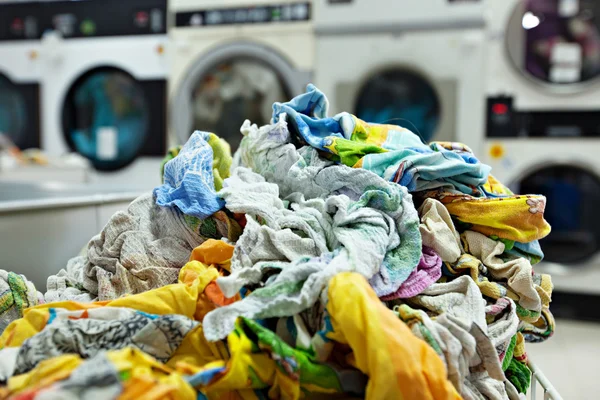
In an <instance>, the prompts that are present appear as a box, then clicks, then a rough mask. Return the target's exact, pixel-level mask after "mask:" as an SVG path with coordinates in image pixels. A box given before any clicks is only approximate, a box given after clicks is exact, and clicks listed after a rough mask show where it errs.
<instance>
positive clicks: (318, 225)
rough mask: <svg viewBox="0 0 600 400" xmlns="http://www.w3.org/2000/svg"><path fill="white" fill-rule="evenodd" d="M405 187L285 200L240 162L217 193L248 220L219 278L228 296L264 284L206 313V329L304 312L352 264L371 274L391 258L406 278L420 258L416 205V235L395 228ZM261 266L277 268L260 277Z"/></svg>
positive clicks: (215, 333) (212, 331) (217, 334)
mask: <svg viewBox="0 0 600 400" xmlns="http://www.w3.org/2000/svg"><path fill="white" fill-rule="evenodd" d="M346 168H347V167H346ZM301 191H302V192H303V190H301ZM404 193H405V192H403V191H402V189H401V187H400V186H397V185H396V186H390V185H386V186H385V187H384V189H378V188H376V187H374V188H373V189H371V190H366V191H365V193H364V194H363V196H362V197H360V198H359V199H358V200H357V201H352V200H351V199H350V198H349V197H348V196H346V195H343V194H341V195H340V194H337V195H331V196H329V197H327V198H325V199H323V198H314V199H310V200H305V199H304V196H303V195H301V194H299V193H292V194H290V195H289V196H288V197H287V198H286V199H285V201H282V200H281V199H280V198H279V189H278V186H277V185H275V184H272V183H267V182H265V181H264V178H263V177H262V176H261V175H258V174H256V173H254V172H252V171H250V170H248V169H246V168H242V167H240V168H237V169H236V170H235V171H234V172H233V174H232V176H231V177H230V178H229V179H227V180H226V181H225V187H224V189H223V190H222V191H221V192H220V195H221V196H223V198H224V199H225V201H226V207H227V208H228V209H229V210H231V211H233V212H236V213H245V214H246V219H247V221H248V223H247V224H246V227H245V229H244V233H243V234H242V236H241V237H240V239H239V241H238V242H237V243H236V249H235V251H234V255H233V258H232V260H231V275H230V276H228V277H223V278H219V279H218V280H217V283H218V284H219V286H220V287H221V289H222V290H223V293H224V294H225V295H226V296H232V295H234V294H235V293H236V292H237V291H238V290H240V289H241V288H242V287H243V286H248V285H253V284H259V283H260V284H264V287H262V288H260V289H257V290H255V291H253V293H252V294H251V295H250V296H248V297H246V298H245V299H243V300H242V301H239V302H236V303H233V304H231V305H229V306H226V307H222V308H218V309H216V310H214V311H211V312H210V313H209V314H207V315H206V317H205V318H204V321H203V324H204V332H205V336H206V337H207V338H208V339H209V340H217V339H220V338H223V337H225V336H226V335H227V334H228V333H229V332H230V331H231V330H232V329H233V326H234V322H235V319H236V318H237V317H238V316H245V317H248V318H267V317H284V316H291V315H294V314H296V313H298V312H301V311H302V310H304V309H306V308H308V307H310V306H312V305H313V304H314V303H315V302H316V301H317V300H318V297H319V295H320V294H321V292H322V291H323V289H324V288H325V287H326V285H327V282H328V281H329V279H330V278H331V277H332V276H334V275H335V274H337V273H339V272H343V271H356V272H359V273H361V274H362V275H363V276H365V277H367V278H372V277H374V276H375V275H377V274H378V273H379V272H380V269H382V266H385V265H387V264H386V263H388V264H389V265H391V266H392V265H393V267H394V268H393V269H394V270H397V271H400V272H401V273H404V274H406V276H405V277H404V279H406V277H408V275H409V274H410V272H412V270H413V269H414V267H415V266H416V265H417V263H418V258H419V257H420V249H418V251H416V250H415V249H414V246H417V245H420V236H419V234H418V228H417V227H418V225H417V224H418V218H417V216H416V211H415V210H414V207H413V209H412V210H413V215H414V218H413V219H412V229H411V230H410V231H409V232H410V233H412V235H413V236H412V237H410V236H409V235H406V236H404V237H403V236H401V235H400V234H399V232H398V230H397V226H398V224H399V223H398V221H400V220H403V221H404V219H403V218H404V215H403V212H405V210H403V208H402V205H403V203H402V195H403V194H404ZM408 218H410V214H409V216H408ZM404 222H406V221H404ZM409 222H411V221H410V220H409ZM259 243H260V246H259ZM413 253H414V254H413ZM389 269H390V270H391V269H392V268H389ZM266 272H269V273H273V274H274V275H270V276H269V277H268V279H267V280H266V281H265V282H262V280H263V278H264V276H265V274H266ZM384 279H386V277H382V278H381V280H382V281H383V280H384ZM400 284H401V282H400V283H398V285H400Z"/></svg>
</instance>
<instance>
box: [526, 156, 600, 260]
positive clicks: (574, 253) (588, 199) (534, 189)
mask: <svg viewBox="0 0 600 400" xmlns="http://www.w3.org/2000/svg"><path fill="white" fill-rule="evenodd" d="M514 187H515V190H517V191H518V192H517V193H536V194H542V195H544V196H546V199H547V201H546V208H545V211H544V217H545V218H546V220H547V221H548V223H550V225H551V226H552V232H551V233H550V234H549V235H548V236H547V237H546V238H544V239H542V240H541V241H540V245H541V246H542V250H543V251H544V254H545V257H544V260H545V261H549V262H554V263H559V264H564V265H574V266H576V265H580V264H585V263H586V261H588V260H590V259H591V258H592V257H594V256H595V255H597V253H598V251H599V250H600V214H599V213H598V212H597V210H598V204H600V177H598V176H597V175H596V174H595V173H593V172H591V171H589V170H587V169H584V168H581V167H578V166H573V165H550V166H545V167H542V168H539V169H536V170H535V171H531V172H530V173H528V174H527V175H526V176H524V177H523V178H522V179H521V180H519V181H518V182H517V183H516V184H515V185H514Z"/></svg>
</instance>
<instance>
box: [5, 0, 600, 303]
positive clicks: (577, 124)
mask: <svg viewBox="0 0 600 400" xmlns="http://www.w3.org/2000/svg"><path fill="white" fill-rule="evenodd" d="M599 16H600V2H595V1H583V0H428V1H423V0H402V1H398V0H314V1H309V0H254V1H245V0H172V1H166V0H127V1H123V0H83V1H61V0H57V1H5V0H4V1H0V254H9V253H10V254H18V255H19V256H18V257H16V256H15V257H12V258H11V257H8V256H6V257H5V256H3V257H2V261H0V263H1V264H2V265H0V267H1V268H4V269H7V270H14V271H18V272H21V273H25V274H26V275H27V276H28V277H29V278H30V279H32V280H33V281H34V283H36V284H37V285H40V286H43V285H44V284H45V282H43V277H45V276H48V275H50V274H51V273H55V272H56V271H58V270H59V269H60V268H63V267H64V266H65V265H66V262H67V260H68V259H69V258H70V257H72V256H73V255H75V254H77V253H78V252H79V251H83V250H84V249H85V246H86V243H87V241H88V240H89V238H90V237H91V236H92V235H93V233H95V232H98V231H99V230H100V229H101V228H102V227H103V226H104V224H105V223H106V222H107V221H108V219H109V218H110V215H112V212H113V211H116V210H118V209H125V208H126V207H127V204H128V203H129V202H130V201H131V200H133V199H134V198H136V197H137V196H138V195H140V194H142V193H145V192H148V191H151V190H152V188H153V187H155V186H157V185H159V184H160V183H161V179H162V176H161V163H162V161H163V159H164V157H165V155H166V154H167V152H168V149H169V148H172V147H176V146H181V145H183V144H185V142H186V141H187V139H188V138H189V136H190V135H191V134H192V132H194V131H195V130H201V131H209V132H214V133H216V134H217V135H219V136H220V137H222V138H224V139H226V140H227V141H228V143H229V144H230V146H231V150H232V151H233V152H235V150H236V149H237V148H238V146H239V144H240V141H241V139H242V135H241V133H240V125H241V124H242V122H243V121H244V120H246V119H248V120H250V121H251V122H252V123H256V124H257V125H259V126H260V125H264V124H267V123H269V121H270V120H271V117H272V104H273V103H275V102H282V101H286V100H288V99H290V98H292V97H293V96H295V95H298V94H300V93H302V92H304V91H305V89H306V86H307V84H309V83H314V84H316V85H317V87H318V88H319V89H321V90H322V91H323V92H324V93H325V94H326V95H327V96H328V99H329V109H328V113H329V115H334V114H336V113H339V112H343V111H346V112H350V113H352V114H354V115H356V116H357V117H358V118H360V119H363V120H365V121H368V122H374V123H382V124H394V125H398V126H401V127H404V128H407V129H409V130H411V131H412V132H414V133H415V134H417V135H418V136H419V137H420V138H421V139H422V141H423V142H432V141H446V142H458V143H464V144H467V145H468V146H469V147H470V148H471V149H472V150H473V152H474V153H475V155H476V157H477V158H478V159H480V160H481V161H483V162H485V163H487V164H489V165H490V166H492V171H493V172H492V173H493V175H494V176H495V177H496V178H497V179H499V180H500V181H502V182H504V183H505V184H507V185H508V186H509V187H510V188H511V189H513V190H514V191H516V192H519V193H533V194H543V195H545V196H546V199H547V201H546V203H544V204H542V205H541V207H542V210H543V212H544V213H545V217H546V219H547V220H548V221H549V222H550V224H551V225H552V227H553V230H552V233H551V234H550V235H549V236H548V237H547V238H546V239H544V240H543V241H542V242H541V247H542V250H543V251H544V253H545V259H544V262H543V263H541V264H540V267H539V269H540V272H551V273H552V274H553V275H554V276H555V277H556V278H555V280H554V283H555V286H556V289H557V291H559V292H560V291H562V292H565V293H575V294H580V295H585V296H588V295H598V294H600V289H599V288H600V285H598V284H597V283H596V282H599V281H600V253H599V252H598V248H599V246H600V218H599V213H598V211H597V205H598V204H600V157H599V156H598V153H599V152H600V79H599V76H600V19H599ZM536 207H537V205H536ZM41 227H42V228H41ZM65 243H68V246H65V245H64V244H65ZM9 250H10V251H9ZM42 259H43V260H44V262H43V263H41V264H40V260H42ZM575 271H576V273H575ZM559 312H560V311H559Z"/></svg>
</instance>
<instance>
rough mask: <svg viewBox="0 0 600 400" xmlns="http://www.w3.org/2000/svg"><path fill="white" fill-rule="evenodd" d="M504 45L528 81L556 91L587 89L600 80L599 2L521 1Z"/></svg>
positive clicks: (592, 0) (510, 22)
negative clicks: (590, 84)
mask: <svg viewBox="0 0 600 400" xmlns="http://www.w3.org/2000/svg"><path fill="white" fill-rule="evenodd" d="M506 46H507V51H508V55H509V58H510V59H511V61H512V64H513V65H514V66H515V67H516V68H517V70H518V71H519V72H520V73H522V74H523V75H524V76H525V77H527V78H528V79H530V80H533V81H535V82H537V83H540V84H543V85H545V86H548V87H549V88H552V89H556V90H565V89H569V90H568V91H577V90H583V89H585V88H587V87H589V85H587V83H588V82H589V81H592V80H596V79H597V78H598V77H600V2H598V1H597V0H526V1H522V2H518V5H517V7H516V9H515V11H514V13H513V15H512V17H511V19H510V21H509V25H508V27H507V32H506Z"/></svg>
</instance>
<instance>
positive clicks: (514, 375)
mask: <svg viewBox="0 0 600 400" xmlns="http://www.w3.org/2000/svg"><path fill="white" fill-rule="evenodd" d="M506 378H507V379H508V380H509V381H510V382H511V383H512V384H513V385H515V388H517V390H518V391H519V392H520V393H527V390H528V389H529V386H530V385H531V370H530V369H529V367H527V365H525V364H523V363H520V362H519V361H517V360H515V359H514V358H513V359H511V360H510V364H509V365H508V368H507V369H506Z"/></svg>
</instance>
